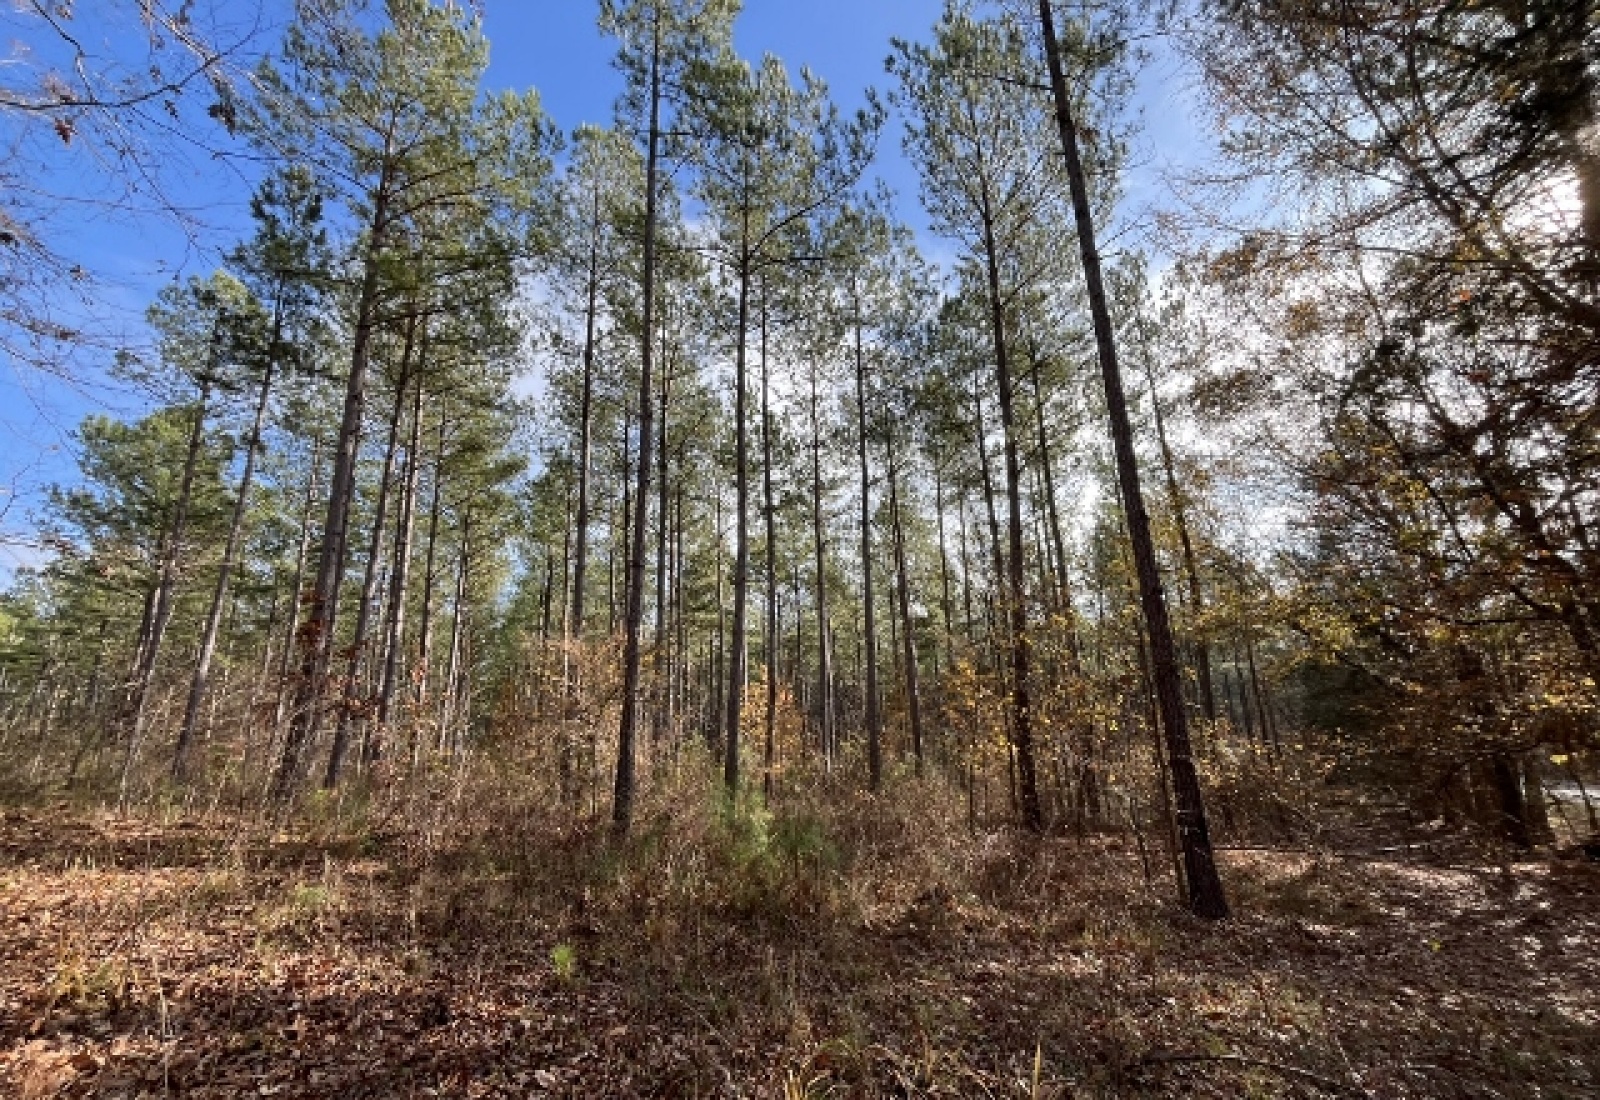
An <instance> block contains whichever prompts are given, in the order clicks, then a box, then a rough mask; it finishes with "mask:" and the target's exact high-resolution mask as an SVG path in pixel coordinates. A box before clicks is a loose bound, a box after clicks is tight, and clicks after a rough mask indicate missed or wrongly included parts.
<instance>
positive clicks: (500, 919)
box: [0, 765, 1600, 1100]
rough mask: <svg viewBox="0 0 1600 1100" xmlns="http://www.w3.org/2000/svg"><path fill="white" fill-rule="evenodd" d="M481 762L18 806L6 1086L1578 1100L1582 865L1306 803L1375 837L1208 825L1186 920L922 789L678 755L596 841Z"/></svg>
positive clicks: (8, 842) (164, 1091)
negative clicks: (237, 794)
mask: <svg viewBox="0 0 1600 1100" xmlns="http://www.w3.org/2000/svg"><path fill="white" fill-rule="evenodd" d="M471 771H477V772H478V774H468V773H461V774H457V775H456V776H454V777H453V778H452V779H450V780H448V781H447V780H443V779H441V780H440V781H439V782H438V785H436V786H434V787H431V788H429V789H425V790H424V789H421V788H413V789H411V790H409V791H408V792H407V793H405V794H401V793H399V790H398V788H396V789H395V790H391V791H389V792H387V793H372V794H371V795H370V797H369V798H368V797H358V796H357V795H356V794H354V793H350V794H348V795H346V796H345V798H344V799H343V800H337V801H319V800H317V799H312V800H310V802H309V803H308V805H307V806H306V807H305V808H304V811H303V813H302V815H301V816H300V817H298V818H297V819H296V821H295V824H294V825H293V826H292V827H284V826H276V827H274V826H271V825H267V824H263V823H261V821H260V819H259V816H256V815H251V816H244V815H239V814H236V813H228V812H222V811H219V810H217V809H215V808H213V809H212V810H211V811H209V812H198V811H195V812H188V811H185V810H184V809H183V808H182V807H180V806H175V807H173V808H171V809H169V810H168V811H166V812H165V813H161V812H156V811H151V810H146V811H144V812H141V813H136V814H133V815H129V816H124V815H118V814H115V813H113V812H111V811H109V810H107V809H100V808H94V807H91V806H88V805H87V804H73V803H71V802H66V801H54V802H52V801H39V800H37V799H35V800H33V801H32V802H30V803H27V804H23V803H18V804H16V806H15V808H12V809H9V810H8V811H6V812H5V813H4V815H3V824H0V851H3V857H0V860H3V865H0V974H3V975H4V979H3V982H4V984H3V986H0V1043H3V1047H0V1093H4V1094H5V1095H9V1096H17V1097H21V1098H24V1100H28V1098H40V1097H47V1096H72V1097H87V1096H106V1097H130V1098H131V1097H139V1096H169V1095H182V1096H194V1097H205V1096H217V1097H223V1096H227V1097H233V1096H245V1095H250V1096H283V1097H323V1096H327V1097H334V1096H337V1097H341V1098H344V1100H355V1098H357V1097H388V1096H450V1097H479V1096H571V1097H600V1096H617V1097H625V1096H686V1097H691V1096H699V1097H713V1096H763V1097H783V1098H785V1100H789V1098H800V1097H830V1096H839V1097H843V1096H961V1097H983V1096H994V1097H1113V1096H1117V1097H1120V1096H1217V1097H1246V1096H1287V1097H1296V1096H1297V1097H1322V1096H1355V1097H1360V1096H1368V1097H1483V1098H1491V1097H1533V1096H1539V1097H1574V1098H1576V1097H1584V1096H1594V1095H1596V1092H1597V1090H1600V1053H1597V1052H1600V997H1597V990H1600V965H1597V962H1596V958H1597V952H1596V948H1597V947H1600V866H1596V865H1595V864H1594V863H1592V862H1589V861H1587V860H1585V859H1583V858H1581V857H1582V852H1581V850H1574V849H1570V848H1569V849H1564V850H1551V849H1541V850H1539V851H1537V852H1536V853H1535V854H1533V855H1531V856H1530V855H1522V856H1519V857H1518V858H1517V859H1516V860H1515V861H1514V862H1512V861H1508V860H1507V859H1506V858H1505V856H1504V851H1505V850H1504V849H1497V848H1492V847H1488V846H1486V845H1485V843H1484V842H1482V841H1477V840H1474V839H1472V834H1467V833H1456V832H1453V831H1449V830H1444V829H1441V828H1440V827H1439V826H1438V825H1437V824H1435V825H1434V826H1433V827H1431V828H1427V827H1418V828H1407V827H1405V826H1404V825H1403V824H1402V823H1399V822H1396V823H1394V824H1393V825H1392V826H1382V827H1373V826H1371V825H1370V822H1373V821H1376V820H1380V819H1379V818H1378V817H1377V816H1376V815H1375V813H1374V810H1373V808H1372V807H1370V806H1357V805H1354V804H1349V803H1348V802H1347V804H1345V805H1344V806H1343V808H1342V811H1340V812H1335V811H1334V809H1333V808H1331V807H1328V806H1323V807H1319V809H1318V813H1317V815H1316V816H1317V819H1318V820H1322V821H1338V820H1344V821H1347V822H1354V821H1358V820H1360V821H1367V822H1369V825H1368V827H1366V828H1362V829H1357V828H1354V827H1353V826H1352V827H1336V828H1327V829H1323V830H1321V831H1319V832H1317V833H1315V834H1314V835H1312V834H1306V833H1304V832H1301V833H1299V834H1298V835H1296V836H1295V837H1294V839H1292V840H1283V841H1275V842H1272V843H1259V844H1248V845H1247V844H1245V843H1243V842H1240V843H1237V844H1230V843H1229V839H1230V838H1228V837H1224V838H1222V839H1223V845H1222V847H1221V849H1220V850H1219V860H1220V863H1221V869H1222V872H1223V875H1224V877H1225V879H1226V881H1227V882H1228V883H1229V888H1230V894H1231V900H1232V902H1233V909H1234V916H1233V917H1232V918H1231V919H1229V920H1227V921H1222V922H1207V921H1202V920H1200V919H1198V918H1195V917H1192V916H1190V915H1189V914H1187V913H1186V912H1185V911H1184V910H1183V907H1182V906H1181V905H1180V904H1178V901H1177V899H1176V898H1174V897H1173V896H1172V887H1171V885H1170V883H1171V876H1170V873H1168V872H1169V871H1170V869H1169V868H1165V867H1164V865H1163V860H1164V858H1165V856H1164V855H1163V854H1162V853H1158V852H1154V851H1150V850H1148V849H1145V850H1141V849H1140V848H1139V847H1136V846H1135V844H1134V843H1133V841H1132V840H1129V839H1127V838H1126V837H1111V836H1093V835H1091V836H1067V835H1061V836H1050V837H1045V838H1029V837H1026V836H1024V835H1020V834H1018V833H1016V832H1015V831H1014V830H1011V829H999V830H996V831H990V830H989V829H987V828H985V827H983V825H982V823H981V822H980V827H979V828H978V829H977V830H976V831H975V832H974V831H969V825H968V821H967V820H966V818H965V817H964V815H963V813H962V812H961V810H962V805H963V798H962V796H961V792H960V791H959V790H948V789H945V788H944V786H943V785H941V784H940V783H936V782H934V781H933V780H928V781H925V782H922V781H916V780H912V779H909V778H907V779H905V780H904V781H903V782H900V783H898V784H896V785H895V786H893V787H892V788H891V789H890V790H889V791H888V792H886V793H883V794H880V795H877V796H872V795H868V794H866V793H863V792H860V791H858V790H855V789H847V788H846V787H845V785H844V784H842V783H841V784H837V785H835V786H834V787H833V788H831V789H830V788H829V787H828V786H827V785H826V784H825V783H818V784H816V785H813V786H809V787H808V788H807V789H806V790H804V791H801V790H796V791H793V792H784V791H780V792H779V793H778V794H777V795H776V796H775V798H774V800H773V806H772V808H771V809H764V808H756V807H741V808H740V809H739V810H738V811H730V810H729V809H728V808H727V807H726V806H725V805H724V804H720V803H719V799H718V796H717V795H716V793H715V791H714V788H713V787H712V785H711V784H710V782H709V781H706V782H705V783H704V784H703V785H702V782H701V779H700V778H698V777H700V776H703V775H704V774H705V773H704V772H702V771H701V770H700V769H697V768H690V767H685V768H681V769H680V770H679V771H678V772H677V773H676V774H674V775H669V776H666V777H664V778H661V779H660V781H659V782H658V783H657V784H656V785H655V786H654V787H653V789H652V792H651V795H650V796H649V797H647V798H645V799H643V800H642V802H641V807H640V809H641V812H640V815H639V818H638V820H637V821H636V823H635V828H634V829H633V831H632V832H631V833H630V834H629V835H628V836H626V837H625V838H621V839H619V838H618V837H617V835H616V834H615V833H614V832H613V831H612V830H611V829H610V828H609V823H606V822H604V821H602V820H598V819H594V820H587V821H585V820H583V819H581V817H580V818H578V819H575V818H574V816H573V814H572V811H571V809H570V808H563V807H558V806H553V805H551V804H550V803H549V802H548V801H545V800H543V798H542V795H541V796H539V797H535V796H534V794H533V793H532V792H535V791H537V790H539V786H538V784H537V783H528V784H526V785H524V784H520V783H519V781H518V779H517V778H516V777H515V776H514V775H513V774H510V773H509V772H508V770H507V769H506V768H505V767H504V766H503V765H502V766H499V767H497V768H495V769H493V770H492V772H491V771H488V770H484V771H478V770H477V769H472V770H471ZM1328 797H1330V798H1332V797H1333V795H1332V793H1331V792H1329V794H1328ZM1335 801H1338V799H1335ZM485 808H492V809H485ZM1307 820H1310V816H1309V815H1308V817H1307Z"/></svg>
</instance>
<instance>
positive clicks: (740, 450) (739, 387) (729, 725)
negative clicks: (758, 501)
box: [722, 212, 752, 796]
mask: <svg viewBox="0 0 1600 1100" xmlns="http://www.w3.org/2000/svg"><path fill="white" fill-rule="evenodd" d="M745 220H746V225H745V229H744V235H743V236H742V237H741V238H740V246H739V247H740V253H739V270H738V272H737V274H736V278H737V279H738V281H739V313H738V321H737V325H736V327H735V329H734V345H733V432H734V446H733V450H734V457H733V491H734V516H733V523H734V529H733V627H732V630H731V635H732V636H731V637H730V638H729V639H728V699H727V705H728V710H727V715H728V717H727V722H726V723H725V724H724V725H723V729H722V783H723V785H724V786H725V787H727V789H728V794H729V795H730V796H737V795H738V793H739V724H740V719H741V715H742V713H743V709H744V687H745V675H746V672H745V670H746V667H747V662H748V660H749V654H748V652H747V643H746V631H747V629H748V627H747V623H746V616H747V613H748V610H749V599H750V429H749V425H748V424H747V423H746V422H745V416H746V405H747V404H748V402H747V399H746V393H745V390H746V389H747V386H746V384H745V383H746V379H745V375H746V362H745V342H746V340H747V338H748V336H749V332H750V277H751V261H752V257H751V255H750V253H749V251H748V242H749V239H750V232H749V224H748V223H749V215H748V212H747V213H746V219H745Z"/></svg>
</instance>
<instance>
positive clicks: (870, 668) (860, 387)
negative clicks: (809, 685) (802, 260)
mask: <svg viewBox="0 0 1600 1100" xmlns="http://www.w3.org/2000/svg"><path fill="white" fill-rule="evenodd" d="M850 294H851V299H852V301H853V302H854V304H855V359H856V442H857V450H856V453H857V456H858V457H859V459H860V466H861V613H862V650H863V652H862V663H863V665H864V666H865V668H864V670H863V671H864V674H865V678H866V688H865V690H866V700H865V703H866V726H867V787H868V788H869V789H871V790H874V791H875V790H877V789H878V788H879V787H880V786H882V784H883V717H882V715H881V714H880V712H879V710H878V629H877V608H876V607H875V606H874V604H875V599H874V596H873V590H872V480H871V473H870V471H869V469H868V467H867V435H868V429H867V357H866V351H865V349H864V347H863V341H862V328H863V327H864V324H865V322H864V321H863V319H862V316H861V292H860V289H859V287H857V286H856V283H855V279H854V277H852V279H851V284H850Z"/></svg>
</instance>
